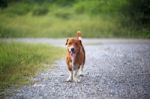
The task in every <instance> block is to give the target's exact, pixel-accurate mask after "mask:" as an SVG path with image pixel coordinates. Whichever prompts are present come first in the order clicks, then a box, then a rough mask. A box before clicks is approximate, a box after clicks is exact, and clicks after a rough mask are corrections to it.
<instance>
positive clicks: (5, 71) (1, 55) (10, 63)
mask: <svg viewBox="0 0 150 99" xmlns="http://www.w3.org/2000/svg"><path fill="white" fill-rule="evenodd" d="M63 51H64V49H62V48H57V47H53V46H50V45H41V44H24V43H4V42H0V92H1V91H3V89H5V88H8V87H10V86H12V85H13V86H19V85H22V84H27V83H28V82H29V80H30V77H32V76H33V75H35V74H36V73H37V72H38V71H39V70H43V69H44V68H45V67H48V66H51V65H50V64H51V63H52V62H53V61H54V60H55V59H58V58H60V57H61V56H63V55H64V53H62V52H63Z"/></svg>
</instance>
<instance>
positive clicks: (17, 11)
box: [6, 3, 32, 15]
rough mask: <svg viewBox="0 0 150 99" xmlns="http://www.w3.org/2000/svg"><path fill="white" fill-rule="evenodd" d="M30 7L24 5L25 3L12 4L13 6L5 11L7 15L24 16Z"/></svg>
mask: <svg viewBox="0 0 150 99" xmlns="http://www.w3.org/2000/svg"><path fill="white" fill-rule="evenodd" d="M31 8H32V7H31V5H29V4H26V3H17V4H14V5H13V6H10V7H8V8H7V9H6V12H7V13H8V14H11V15H12V14H13V15H25V14H27V13H28V12H29V11H30V9H31Z"/></svg>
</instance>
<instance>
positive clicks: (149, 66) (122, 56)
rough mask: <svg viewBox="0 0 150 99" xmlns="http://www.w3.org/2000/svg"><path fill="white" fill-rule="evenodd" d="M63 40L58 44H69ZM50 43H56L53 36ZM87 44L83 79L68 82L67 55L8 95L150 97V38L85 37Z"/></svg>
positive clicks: (37, 98) (19, 98)
mask: <svg viewBox="0 0 150 99" xmlns="http://www.w3.org/2000/svg"><path fill="white" fill-rule="evenodd" d="M28 41H30V39H28ZM52 41H55V42H57V40H54V39H53V40H52ZM39 42H40V40H39ZM39 42H38V43H39ZM59 42H61V43H56V44H55V45H57V46H65V45H63V44H65V39H60V40H59ZM47 43H49V44H52V43H51V40H48V42H47ZM59 44H60V45H59ZM84 46H85V50H86V64H85V69H84V73H85V75H84V76H83V77H80V79H81V82H80V83H76V82H66V79H67V77H68V72H67V67H66V63H65V57H64V58H62V59H60V60H57V61H56V62H54V64H53V65H54V68H53V69H49V70H46V71H44V72H42V73H40V74H38V75H37V76H36V77H34V78H33V82H34V83H32V84H30V85H26V86H23V87H21V88H19V89H14V88H12V89H8V90H7V92H8V93H11V94H10V95H7V96H5V98H6V99H150V40H125V39H124V40H121V39H119V40H117V39H115V40H113V39H111V40H109V39H108V40H107V39H105V40H98V39H94V40H90V39H85V40H84Z"/></svg>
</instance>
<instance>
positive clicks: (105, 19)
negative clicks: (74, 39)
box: [0, 0, 150, 38]
mask: <svg viewBox="0 0 150 99" xmlns="http://www.w3.org/2000/svg"><path fill="white" fill-rule="evenodd" d="M64 1H65V0H64ZM64 1H60V0H56V2H55V1H53V2H50V3H49V2H48V3H41V4H39V3H38V4H37V3H32V6H31V3H22V2H19V3H16V4H15V3H14V4H13V5H11V6H9V7H8V8H6V9H4V10H0V37H57V38H58V37H68V36H74V34H75V32H76V31H78V30H80V31H81V32H82V33H83V36H84V37H96V38H100V37H123V38H126V37H127V38H149V37H150V34H149V33H148V29H139V30H138V29H137V28H135V27H134V26H133V25H132V26H129V25H130V24H129V23H125V22H126V21H124V20H128V17H124V16H122V14H121V13H120V12H119V11H120V10H121V7H122V6H123V5H125V4H126V2H127V0H122V1H120V0H113V1H112V0H100V1H99V0H77V1H76V0H75V1H73V2H70V3H69V4H68V5H67V6H66V5H65V4H64V3H62V4H59V3H58V2H64ZM22 5H23V6H22ZM17 7H19V8H20V10H21V9H22V10H21V11H20V10H19V11H18V10H17ZM28 8H30V9H28ZM15 9H16V10H15ZM20 12H21V13H22V14H20ZM128 24H129V25H128Z"/></svg>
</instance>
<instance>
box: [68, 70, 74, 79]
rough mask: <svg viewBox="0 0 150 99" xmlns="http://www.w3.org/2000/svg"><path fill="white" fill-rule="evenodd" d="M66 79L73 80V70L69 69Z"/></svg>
mask: <svg viewBox="0 0 150 99" xmlns="http://www.w3.org/2000/svg"><path fill="white" fill-rule="evenodd" d="M67 81H73V71H69V77H68V79H67Z"/></svg>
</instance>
